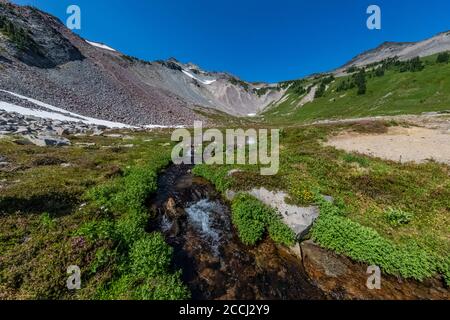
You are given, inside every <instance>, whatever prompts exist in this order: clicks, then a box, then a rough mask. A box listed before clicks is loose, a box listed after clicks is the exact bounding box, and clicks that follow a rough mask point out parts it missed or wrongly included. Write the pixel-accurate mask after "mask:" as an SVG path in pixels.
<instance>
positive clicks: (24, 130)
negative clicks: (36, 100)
mask: <svg viewBox="0 0 450 320" xmlns="http://www.w3.org/2000/svg"><path fill="white" fill-rule="evenodd" d="M29 132H30V128H28V127H22V126H20V127H18V128H17V129H16V131H15V132H14V133H16V134H26V133H29Z"/></svg>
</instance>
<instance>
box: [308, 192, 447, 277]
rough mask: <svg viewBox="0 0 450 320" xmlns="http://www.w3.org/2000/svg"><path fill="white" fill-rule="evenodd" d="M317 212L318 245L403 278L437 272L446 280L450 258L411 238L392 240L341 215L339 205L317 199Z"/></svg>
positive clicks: (314, 232) (315, 236)
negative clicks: (400, 241)
mask: <svg viewBox="0 0 450 320" xmlns="http://www.w3.org/2000/svg"><path fill="white" fill-rule="evenodd" d="M317 202H318V203H319V205H320V216H319V219H318V220H317V221H316V223H315V224H314V228H313V231H312V238H313V239H314V240H315V241H316V242H317V243H319V244H320V245H321V246H323V247H325V248H328V249H331V250H333V251H335V252H337V253H341V254H345V255H346V256H349V257H351V258H352V259H354V260H356V261H363V262H366V263H369V264H373V265H378V266H380V267H381V268H382V269H383V271H384V272H386V273H388V274H392V275H400V276H402V277H404V278H414V279H416V280H424V279H426V278H429V277H432V276H434V275H435V274H436V273H441V274H443V275H444V276H445V277H446V281H447V283H450V277H449V276H450V273H449V270H450V269H449V268H450V260H449V258H448V257H447V258H446V259H445V258H442V257H440V256H438V255H436V254H434V253H433V251H431V250H430V251H427V250H426V249H424V248H422V247H421V246H420V245H419V244H418V243H416V242H415V241H414V240H410V241H407V242H405V243H404V244H402V245H397V244H394V243H393V242H392V241H389V240H387V239H385V238H383V237H382V236H380V235H379V233H378V232H376V231H375V230H373V229H372V228H368V227H364V226H362V225H360V224H358V223H356V222H354V221H352V220H350V219H348V218H346V217H344V216H342V213H341V211H340V209H339V208H337V207H335V206H334V205H332V204H330V203H329V202H327V201H325V200H323V199H318V200H317Z"/></svg>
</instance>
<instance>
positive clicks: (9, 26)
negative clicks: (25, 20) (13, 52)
mask: <svg viewBox="0 0 450 320" xmlns="http://www.w3.org/2000/svg"><path fill="white" fill-rule="evenodd" d="M0 32H1V33H3V34H4V35H6V36H7V37H8V38H9V39H10V40H11V42H13V43H14V44H15V45H16V46H17V48H18V49H20V50H24V49H29V50H32V51H34V52H36V53H38V52H39V47H38V45H37V44H36V43H35V42H34V40H33V39H32V38H31V36H30V35H29V34H28V31H27V30H25V29H23V28H21V27H20V26H17V25H15V24H14V23H13V22H11V21H10V20H8V19H7V18H5V17H4V16H0Z"/></svg>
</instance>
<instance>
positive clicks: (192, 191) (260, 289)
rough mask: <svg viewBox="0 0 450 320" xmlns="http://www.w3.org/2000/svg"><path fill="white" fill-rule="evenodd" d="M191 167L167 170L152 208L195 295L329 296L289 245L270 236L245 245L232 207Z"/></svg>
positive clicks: (248, 296) (203, 297)
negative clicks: (282, 245)
mask: <svg viewBox="0 0 450 320" xmlns="http://www.w3.org/2000/svg"><path fill="white" fill-rule="evenodd" d="M190 170H191V167H190V166H186V165H181V166H175V165H173V166H171V167H169V168H168V169H166V170H165V172H163V174H162V175H161V176H160V178H159V181H158V184H159V185H158V187H159V188H158V192H157V194H156V195H155V197H154V198H153V199H152V201H151V207H152V209H153V210H154V211H156V212H157V213H158V218H157V220H158V223H157V228H158V231H161V232H162V233H163V234H164V235H165V237H166V240H167V242H168V243H169V244H170V245H171V246H172V247H173V248H174V268H176V269H181V270H182V272H183V280H184V282H185V283H186V284H187V286H188V287H189V289H190V291H191V293H192V298H193V299H198V300H202V299H239V300H241V299H249V300H252V299H324V298H325V296H324V294H323V293H322V292H321V291H320V290H319V289H318V288H316V287H315V286H314V285H313V284H311V283H310V281H309V279H308V278H307V276H306V275H305V272H304V270H303V266H302V264H301V261H300V259H299V258H298V257H296V256H294V255H292V254H291V253H290V252H289V251H288V250H286V249H284V248H281V247H279V246H277V245H275V244H274V243H273V242H272V241H271V240H268V239H266V240H264V241H263V242H261V243H260V244H259V245H257V246H255V247H248V246H245V245H243V244H242V243H241V242H240V240H239V238H238V236H237V234H236V230H235V229H234V227H233V225H232V223H231V213H230V208H229V206H228V205H227V204H226V203H225V202H224V201H223V200H222V199H221V197H220V195H219V194H218V193H217V192H216V191H215V189H214V188H213V186H212V185H211V184H210V183H208V182H207V181H206V180H204V179H202V178H198V177H194V176H193V175H192V174H191V173H190Z"/></svg>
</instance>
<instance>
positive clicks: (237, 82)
mask: <svg viewBox="0 0 450 320" xmlns="http://www.w3.org/2000/svg"><path fill="white" fill-rule="evenodd" d="M230 83H231V84H232V85H235V86H240V87H242V88H243V89H244V90H245V91H248V90H249V89H250V87H249V85H248V83H247V82H244V81H242V80H239V79H237V78H234V77H230Z"/></svg>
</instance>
